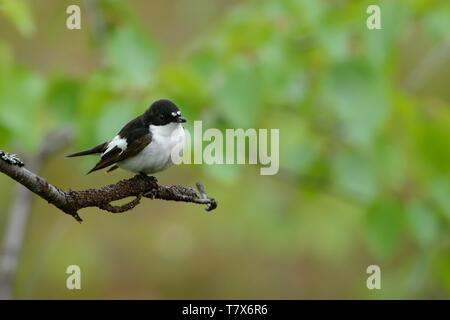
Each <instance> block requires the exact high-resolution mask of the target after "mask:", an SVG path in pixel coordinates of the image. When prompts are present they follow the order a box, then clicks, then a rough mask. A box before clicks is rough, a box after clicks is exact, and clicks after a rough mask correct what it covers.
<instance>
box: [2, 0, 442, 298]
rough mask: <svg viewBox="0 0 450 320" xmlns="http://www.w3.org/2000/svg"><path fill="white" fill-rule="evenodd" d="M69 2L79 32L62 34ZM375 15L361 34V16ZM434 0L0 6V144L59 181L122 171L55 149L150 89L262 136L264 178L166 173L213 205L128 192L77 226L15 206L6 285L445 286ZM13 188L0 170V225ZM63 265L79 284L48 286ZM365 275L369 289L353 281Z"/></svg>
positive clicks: (145, 293)
mask: <svg viewBox="0 0 450 320" xmlns="http://www.w3.org/2000/svg"><path fill="white" fill-rule="evenodd" d="M70 4H78V5H80V7H81V14H82V16H81V17H82V29H81V30H68V29H66V18H67V16H68V15H67V14H66V8H67V6H68V5H70ZM369 4H378V5H380V7H381V22H382V29H381V30H372V31H370V30H368V29H367V28H366V19H367V17H368V15H367V14H366V8H367V6H368V5H369ZM449 30H450V2H449V1H445V0H443V1H430V0H408V1H406V0H405V1H400V0H399V1H388V0H385V1H375V0H373V1H344V0H335V1H308V0H303V1H302V0H282V1H257V0H254V1H243V0H233V1H229V0H220V1H219V0H214V1H211V0H192V1H182V0H171V1H164V0H157V1H143V0H141V1H138V0H133V1H118V0H101V1H93V0H86V1H76V0H70V1H55V0H41V1H39V2H38V1H25V0H0V149H2V150H6V151H12V152H18V153H20V154H21V155H28V156H30V155H33V154H35V153H36V152H37V150H39V146H40V145H42V141H43V137H44V136H45V135H46V134H48V133H50V132H54V131H55V130H58V129H60V128H63V127H71V128H73V132H74V142H73V143H72V144H71V145H69V146H67V147H66V148H65V149H64V150H61V151H59V152H57V153H56V154H53V155H52V156H51V157H50V158H49V159H48V160H46V161H45V163H44V164H43V167H42V170H41V171H40V174H41V175H42V176H43V177H45V178H47V179H48V180H49V181H50V182H51V183H53V184H55V185H57V186H60V187H61V188H63V189H69V188H71V189H83V188H90V187H99V186H103V185H105V184H107V183H113V182H116V181H118V180H119V179H122V178H126V177H130V176H131V175H130V174H129V173H127V172H124V171H120V170H117V171H115V172H114V173H110V174H106V173H104V172H99V173H95V174H92V175H89V176H86V175H85V172H86V171H87V170H88V169H89V168H90V167H91V166H92V165H93V164H94V162H95V160H96V159H95V158H90V159H76V160H75V159H65V158H64V155H65V154H67V153H69V152H72V151H74V150H79V149H83V148H86V147H90V146H92V145H94V144H96V143H99V142H102V141H104V140H106V139H108V138H110V137H112V136H113V135H114V134H115V133H116V132H117V130H119V129H120V128H121V126H122V125H123V124H124V123H126V122H127V121H128V119H131V118H133V117H134V116H136V115H138V114H140V113H141V112H142V111H144V110H145V109H146V108H147V107H148V105H149V104H150V103H151V102H152V101H153V100H155V99H157V98H162V97H168V98H170V99H172V100H174V101H175V102H176V103H177V104H179V105H180V106H181V108H182V110H183V113H184V115H185V116H186V117H187V118H188V119H189V123H188V125H187V128H188V129H189V130H191V129H192V123H193V120H203V121H204V127H205V128H208V127H210V128H220V129H225V128H239V127H242V128H251V127H252V128H279V129H280V165H281V166H280V172H279V173H278V174H277V175H275V176H261V175H259V168H258V166H254V165H252V166H251V165H246V166H243V165H233V166H226V165H215V166H207V165H182V166H177V167H173V168H171V169H169V170H168V171H166V172H164V173H161V174H157V175H156V176H157V178H158V179H159V181H160V182H161V183H163V184H183V185H194V183H195V182H196V181H202V182H203V183H204V184H205V186H206V188H207V191H208V193H209V194H210V195H211V196H213V197H215V198H217V199H218V201H219V207H218V209H217V210H215V211H213V212H212V213H205V212H204V211H203V208H202V207H201V206H197V205H192V204H185V203H175V202H165V201H150V200H146V201H144V202H143V203H142V204H141V205H140V206H138V207H137V208H135V209H134V210H133V211H131V212H128V213H126V214H122V215H112V214H108V213H104V212H101V211H99V210H98V209H85V210H82V211H81V212H80V214H81V216H82V217H83V218H84V222H83V223H82V224H81V225H80V224H78V223H76V222H75V221H74V220H73V219H72V218H70V217H68V216H66V215H64V214H61V212H60V211H58V210H57V209H56V208H54V207H53V206H51V205H49V204H47V203H46V202H45V201H43V200H42V199H38V198H37V197H34V198H33V205H32V212H31V216H30V221H29V223H28V226H27V229H26V234H25V241H24V246H23V250H22V252H21V253H20V256H19V266H18V270H17V273H16V277H15V281H14V291H13V294H14V297H15V298H21V299H31V298H69V299H77V298H139V299H141V298H149V299H173V298H192V299H195V298H223V299H227V298H242V299H247V298H255V299H262V298H267V299H304V298H343V299H348V298H402V299H403V298H449V297H450V234H449V224H450V170H449V167H450V166H449V163H450V109H449V107H450V102H449V101H450V90H449V72H450V34H449ZM15 185H16V183H15V182H13V181H12V180H10V179H9V178H8V177H6V176H4V175H0V188H1V191H2V192H1V193H0V203H1V206H0V236H2V235H3V234H4V232H5V230H4V229H5V227H6V221H7V217H8V212H9V208H10V199H11V197H12V195H13V193H14V192H15V188H14V187H15ZM71 264H76V265H79V266H80V267H81V273H82V280H81V283H82V290H72V291H70V290H67V289H66V286H65V284H66V278H67V274H66V268H67V266H69V265H71ZM371 264H376V265H379V266H380V267H381V274H382V289H381V290H368V289H367V288H366V278H367V276H368V275H367V274H366V268H367V266H369V265H371Z"/></svg>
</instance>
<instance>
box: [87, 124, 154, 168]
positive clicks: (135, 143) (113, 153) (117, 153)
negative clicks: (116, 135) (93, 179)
mask: <svg viewBox="0 0 450 320" xmlns="http://www.w3.org/2000/svg"><path fill="white" fill-rule="evenodd" d="M151 141H152V137H151V135H150V134H149V133H148V131H146V132H145V133H143V134H142V135H139V133H137V132H134V134H133V139H132V140H131V141H127V142H128V145H127V147H126V148H125V150H122V149H121V148H119V147H118V146H115V147H114V148H112V149H111V150H110V151H108V152H106V153H105V154H103V155H102V157H101V159H100V161H99V162H98V163H97V164H96V165H95V167H94V168H92V169H91V171H89V172H88V173H91V172H93V171H97V170H100V169H103V168H106V167H109V166H111V165H113V164H115V163H116V162H120V161H123V160H125V159H127V158H130V157H133V156H135V155H137V154H138V153H139V152H141V151H142V150H143V149H144V148H145V147H146V146H148V145H149V144H150V143H151Z"/></svg>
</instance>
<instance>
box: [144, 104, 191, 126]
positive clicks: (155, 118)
mask: <svg viewBox="0 0 450 320" xmlns="http://www.w3.org/2000/svg"><path fill="white" fill-rule="evenodd" d="M144 121H145V122H147V123H148V124H152V125H155V126H164V125H166V124H169V123H173V122H175V123H183V122H186V119H184V118H182V117H181V111H180V109H178V107H177V106H176V105H175V103H173V102H172V101H170V100H167V99H161V100H158V101H155V102H153V103H152V105H151V106H150V108H148V110H147V111H145V113H144Z"/></svg>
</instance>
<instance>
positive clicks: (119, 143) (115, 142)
mask: <svg viewBox="0 0 450 320" xmlns="http://www.w3.org/2000/svg"><path fill="white" fill-rule="evenodd" d="M127 146H128V143H127V140H126V139H124V138H121V137H120V136H119V135H117V136H115V137H114V139H112V140H111V142H110V143H109V144H108V147H107V148H106V150H105V152H103V154H102V156H103V155H105V154H106V153H108V152H109V151H111V150H112V149H114V148H115V147H117V148H119V149H121V150H122V152H124V151H125V150H126V148H127ZM122 152H121V153H122Z"/></svg>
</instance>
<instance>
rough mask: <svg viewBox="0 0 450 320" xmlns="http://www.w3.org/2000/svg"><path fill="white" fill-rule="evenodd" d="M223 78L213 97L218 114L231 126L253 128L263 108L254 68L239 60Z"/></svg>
mask: <svg viewBox="0 0 450 320" xmlns="http://www.w3.org/2000/svg"><path fill="white" fill-rule="evenodd" d="M224 77H225V79H224V81H223V84H222V85H221V86H219V88H217V90H216V96H215V98H216V99H215V100H216V101H215V103H216V105H217V106H218V107H219V108H220V112H221V113H222V114H223V115H224V117H225V119H226V120H227V121H228V122H229V123H230V125H232V126H236V127H242V128H248V127H252V126H254V125H255V122H256V118H257V114H258V111H259V110H261V108H262V107H263V106H262V105H261V91H260V83H259V79H258V75H257V73H256V72H255V70H254V68H252V66H251V64H250V63H248V62H246V61H244V60H240V59H239V60H238V61H236V62H235V63H234V64H233V66H232V67H231V68H230V70H227V73H225V74H224Z"/></svg>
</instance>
